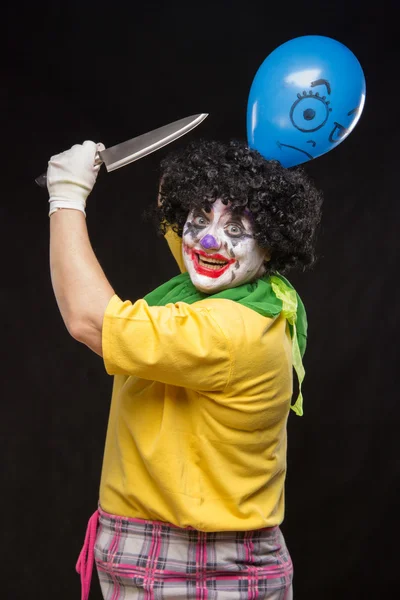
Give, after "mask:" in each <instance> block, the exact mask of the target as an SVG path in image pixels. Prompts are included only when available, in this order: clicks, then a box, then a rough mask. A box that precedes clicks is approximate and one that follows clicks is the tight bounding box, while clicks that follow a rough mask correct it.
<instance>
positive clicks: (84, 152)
mask: <svg viewBox="0 0 400 600" xmlns="http://www.w3.org/2000/svg"><path fill="white" fill-rule="evenodd" d="M104 149H105V146H104V145H103V144H95V143H94V142H90V141H86V142H84V143H83V144H82V145H80V144H76V145H75V146H72V148H71V149H70V150H66V151H65V152H62V153H61V154H56V155H55V156H52V157H51V158H50V160H49V166H48V169H47V189H48V190H49V195H50V198H49V203H50V211H49V216H50V215H51V214H53V212H55V211H56V210H58V209H59V208H72V209H75V210H80V211H82V212H83V214H85V215H86V213H85V207H86V198H87V197H88V195H89V194H90V192H91V191H92V189H93V186H94V184H95V182H96V178H97V173H98V172H99V169H100V166H101V164H100V165H95V164H94V161H95V156H96V152H97V151H101V150H104Z"/></svg>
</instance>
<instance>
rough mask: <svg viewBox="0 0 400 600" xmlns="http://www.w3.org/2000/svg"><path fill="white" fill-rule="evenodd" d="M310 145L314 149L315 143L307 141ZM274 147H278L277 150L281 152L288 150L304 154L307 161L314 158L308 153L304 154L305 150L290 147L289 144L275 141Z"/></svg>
mask: <svg viewBox="0 0 400 600" xmlns="http://www.w3.org/2000/svg"><path fill="white" fill-rule="evenodd" d="M309 142H310V143H312V144H313V148H314V147H315V145H316V144H315V142H314V141H313V140H309ZM276 145H277V146H278V148H279V149H280V150H282V148H290V149H291V150H297V151H298V152H302V153H303V154H305V155H306V156H307V158H308V159H309V160H311V159H312V158H314V157H313V156H312V154H310V153H309V152H306V151H305V150H302V149H301V148H297V147H296V146H290V145H289V144H282V142H279V141H277V142H276Z"/></svg>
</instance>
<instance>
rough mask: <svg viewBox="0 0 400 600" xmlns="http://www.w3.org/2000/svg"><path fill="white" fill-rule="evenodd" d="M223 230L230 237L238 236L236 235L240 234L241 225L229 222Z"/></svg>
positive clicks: (241, 231) (241, 230)
mask: <svg viewBox="0 0 400 600" xmlns="http://www.w3.org/2000/svg"><path fill="white" fill-rule="evenodd" d="M225 231H226V233H227V234H228V235H230V236H231V237H238V236H240V235H242V233H243V229H242V227H241V226H240V225H238V224H237V223H229V224H228V225H227V226H226V227H225Z"/></svg>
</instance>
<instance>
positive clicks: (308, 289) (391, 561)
mask: <svg viewBox="0 0 400 600" xmlns="http://www.w3.org/2000/svg"><path fill="white" fill-rule="evenodd" d="M395 5H396V2H395V1H393V2H386V3H385V2H379V3H371V5H370V6H369V5H368V4H367V3H366V2H355V1H352V0H348V1H347V2H344V1H339V0H336V2H319V1H316V0H307V1H302V2H301V1H298V2H293V1H289V2H274V3H272V2H268V1H267V0H264V1H263V2H258V1H255V0H247V1H246V2H245V1H244V0H243V1H242V2H236V1H232V2H228V1H217V0H215V1H214V2H208V1H203V2H201V3H189V2H173V1H172V2H168V3H167V2H166V3H157V2H154V1H150V2H147V3H144V4H135V3H134V2H114V3H110V2H105V1H103V2H102V3H100V2H97V3H94V2H83V1H82V0H81V1H80V2H78V1H77V0H69V1H68V2H62V3H61V2H58V1H56V0H53V1H52V2H44V1H41V2H38V3H26V4H21V3H18V2H15V3H14V4H12V3H9V4H8V6H6V12H4V13H3V35H4V33H6V41H7V43H6V49H5V53H4V54H3V61H2V66H3V69H2V72H3V78H2V85H1V101H2V104H3V110H2V117H3V119H2V121H3V128H2V129H3V138H2V161H1V162H2V167H3V173H2V184H3V185H2V187H3V192H2V201H1V203H0V210H1V224H2V228H3V232H2V236H1V240H2V242H3V249H2V267H3V268H2V277H1V280H2V286H1V302H2V306H1V314H2V321H3V327H2V329H3V334H2V361H1V362H2V377H1V385H2V390H1V406H2V412H1V421H0V428H1V457H2V460H1V463H2V470H3V474H2V475H1V482H2V485H1V496H0V497H1V500H2V503H3V505H4V506H3V507H2V516H3V520H4V522H3V525H2V528H1V557H0V561H1V562H0V564H1V571H2V579H1V592H0V595H1V597H2V598H7V599H11V600H13V599H18V600H19V599H20V598H44V599H47V598H49V599H50V598H51V599H52V598H54V599H60V600H64V599H68V600H72V599H74V598H79V597H80V591H79V578H78V576H77V575H76V574H75V572H74V566H75V561H76V559H77V556H78V553H79V551H80V548H81V544H82V542H83V537H84V533H85V527H86V521H87V518H88V517H89V516H90V515H91V513H92V512H93V511H94V510H95V508H96V504H97V497H98V484H99V477H100V469H101V462H102V453H103V443H104V437H105V431H106V426H107V417H108V407H109V398H110V391H111V383H112V381H111V378H110V377H108V376H107V375H106V373H105V371H104V367H103V364H102V360H101V359H100V358H99V357H98V356H96V355H95V354H93V353H91V352H90V350H88V349H87V348H86V347H84V346H82V345H80V344H79V343H78V342H76V341H74V340H73V339H72V338H71V337H70V336H69V335H68V333H67V331H66V330H65V327H64V325H63V322H62V320H61V317H60V315H59V313H58V309H57V306H56V303H55V300H54V296H53V292H52V288H51V282H50V276H49V267H48V218H47V211H48V206H47V195H46V193H44V192H43V191H42V190H40V189H39V188H38V187H37V186H35V184H34V178H35V177H36V176H37V175H38V174H39V173H41V172H42V171H43V170H44V169H45V167H46V164H47V160H48V158H49V157H50V156H51V155H52V154H55V153H58V152H60V151H62V150H64V149H67V148H69V147H70V146H71V145H72V144H74V143H81V142H83V141H84V140H85V139H93V140H95V141H102V142H104V144H105V145H106V146H109V145H113V144H115V143H118V142H121V141H124V140H125V139H127V138H130V137H133V136H135V135H139V134H141V133H144V132H146V131H148V130H151V129H154V128H156V127H158V126H161V125H164V124H166V123H168V122H170V121H174V120H176V119H179V118H182V117H183V116H186V115H190V114H195V113H199V112H208V113H210V116H209V117H208V119H206V121H205V122H204V123H203V124H202V125H201V126H200V127H199V128H198V129H197V130H195V131H194V132H192V133H190V134H189V135H188V136H186V137H185V138H182V139H181V140H179V141H178V142H176V143H175V145H176V147H178V146H179V145H180V144H184V143H186V142H187V141H189V139H197V138H198V137H200V136H201V137H204V138H208V139H221V140H225V141H226V140H229V139H231V138H239V139H245V137H246V130H245V125H246V104H247V97H248V93H249V90H250V85H251V82H252V79H253V77H254V75H255V73H256V71H257V69H258V67H259V65H260V64H261V62H262V61H263V60H264V58H265V57H266V56H267V55H268V54H269V53H270V52H271V51H272V50H273V49H274V48H275V47H277V46H278V45H279V44H281V43H283V42H285V41H287V40H289V39H291V38H294V37H297V36H300V35H312V34H313V35H326V36H330V37H333V38H335V39H337V40H338V41H340V42H342V43H344V44H345V45H347V46H348V47H349V48H350V49H351V50H352V51H353V52H354V53H355V54H356V56H357V57H358V59H359V61H360V63H361V65H362V66H363V69H364V72H365V76H366V80H367V101H366V106H365V109H364V113H363V115H362V117H361V120H360V122H359V124H358V125H357V127H356V128H355V130H354V131H353V133H352V134H351V135H350V136H349V138H348V139H347V140H346V141H345V142H344V143H343V144H340V145H339V146H338V147H337V148H336V149H335V150H333V151H332V152H329V153H328V154H326V155H324V156H322V157H320V158H317V159H316V160H314V161H312V162H310V163H308V164H307V170H308V172H309V173H310V174H312V175H313V176H314V177H315V178H316V180H317V183H318V185H319V186H320V187H321V188H322V189H323V190H324V193H325V204H324V217H323V227H322V231H321V234H320V239H319V246H318V249H319V255H320V259H319V262H318V264H317V266H316V267H315V268H314V269H313V270H312V271H309V272H307V273H304V274H303V273H299V274H292V275H291V277H290V278H291V280H292V282H293V283H294V284H295V285H296V287H297V288H298V291H299V293H300V294H301V295H302V297H303V299H304V302H305V304H306V307H307V309H308V315H309V322H310V337H309V346H308V351H307V353H306V358H305V367H306V371H307V375H306V381H305V384H304V395H305V416H304V417H303V418H301V419H300V418H298V417H296V416H295V415H294V414H293V413H292V415H291V417H290V419H289V450H288V463H289V469H288V479H287V488H286V504H287V509H286V519H285V521H284V524H283V527H282V529H283V532H284V534H285V536H286V539H287V543H288V546H289V549H290V551H291V554H292V558H293V561H294V565H295V588H294V589H295V598H296V600H330V599H335V600H336V599H350V598H351V599H364V598H376V599H381V598H382V599H383V598H388V597H390V598H392V597H395V595H396V591H397V588H398V585H397V580H398V570H399V568H398V556H397V550H396V545H395V543H396V538H397V537H398V528H397V523H396V521H397V518H396V513H397V511H398V498H399V496H398V481H399V480H398V477H399V455H398V437H399V435H398V428H399V414H400V411H399V408H398V396H399V394H398V386H397V374H398V366H397V363H398V337H399V334H400V326H399V303H398V297H399V286H398V271H399V268H398V258H399V241H398V230H399V222H400V220H399V217H400V209H399V191H398V177H399V153H398V147H399V143H398V137H399V134H400V131H399V125H398V96H399V89H398V85H399V84H398V73H399V67H398V63H399V58H400V57H399V44H398V33H397V28H398V24H397V23H398V18H397V13H398V12H399V9H396V6H395ZM3 10H4V8H3ZM5 57H6V60H4V58H5ZM166 151H167V150H166V149H163V150H161V151H159V152H157V153H155V154H153V155H151V156H149V157H147V158H145V159H143V160H141V161H138V162H136V163H134V164H132V165H130V166H128V167H126V168H124V169H120V170H118V171H115V172H113V173H110V174H107V173H106V172H105V170H104V172H101V173H100V175H99V178H98V183H97V185H96V188H95V190H94V191H93V193H92V195H91V196H90V198H89V201H88V210H87V213H88V218H87V220H88V227H89V232H90V236H91V240H92V243H93V246H94V248H95V251H96V253H97V256H98V258H99V260H100V262H101V264H102V266H103V268H104V270H105V272H106V274H107V276H108V277H109V279H110V281H111V284H112V285H113V286H114V289H115V290H116V292H117V293H118V294H119V295H120V296H121V297H123V298H126V299H131V300H135V299H136V298H138V297H141V296H142V295H143V294H145V293H146V292H148V291H149V290H151V289H153V288H154V287H155V286H156V285H158V284H160V283H161V282H163V281H165V280H166V279H168V278H169V277H171V276H173V275H175V274H176V273H177V271H176V267H175V263H174V260H173V259H172V257H171V256H170V254H169V252H168V250H167V247H166V244H165V242H164V241H163V240H161V239H159V238H157V236H156V235H155V233H154V231H153V226H152V224H151V223H148V222H146V221H144V220H143V218H142V214H143V212H144V210H145V209H146V207H148V206H149V205H150V204H151V203H153V202H155V199H156V191H157V186H158V165H159V161H160V159H161V157H162V156H164V154H165V152H166ZM92 589H93V591H92V597H93V599H96V598H97V599H99V598H100V591H99V586H98V583H97V576H96V575H95V576H94V578H93V586H92Z"/></svg>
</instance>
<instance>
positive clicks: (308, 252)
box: [157, 141, 322, 273]
mask: <svg viewBox="0 0 400 600" xmlns="http://www.w3.org/2000/svg"><path fill="white" fill-rule="evenodd" d="M161 182H162V183H161V188H160V203H159V207H158V209H157V220H158V224H159V228H160V231H161V232H162V233H165V231H166V229H167V227H168V225H167V224H171V225H172V227H173V229H174V231H175V232H176V233H177V234H178V235H179V236H182V232H183V226H184V224H185V222H186V219H187V216H188V214H189V212H190V211H191V210H193V209H194V208H196V207H201V208H204V209H205V210H206V212H209V211H210V209H211V205H212V203H213V202H214V201H215V200H217V199H220V200H222V202H224V203H225V204H227V203H228V202H230V203H231V207H232V208H233V210H234V211H235V210H237V211H239V212H242V211H243V210H244V209H246V208H247V209H248V210H249V211H250V212H251V214H252V218H253V223H254V237H255V239H256V241H257V243H258V244H259V246H260V247H262V248H268V250H269V254H270V260H269V262H268V263H267V264H266V268H267V272H268V273H272V272H277V271H279V272H280V273H284V272H286V271H288V270H289V269H291V268H295V267H297V268H299V267H300V268H303V269H304V268H307V267H309V266H311V265H312V264H313V263H314V262H315V239H316V233H317V229H318V225H319V223H320V219H321V204H322V194H321V192H320V191H319V190H317V189H316V187H315V186H314V184H313V182H312V181H311V179H310V178H309V177H308V176H307V175H306V173H305V172H304V170H303V169H302V168H299V167H294V168H290V169H286V168H284V167H283V166H282V165H281V164H280V163H279V162H278V161H275V160H265V159H264V158H263V157H262V156H261V154H259V152H257V151H256V150H252V149H250V148H249V147H248V146H247V145H246V144H245V143H242V142H238V141H231V142H229V143H227V144H224V143H220V142H215V141H200V142H192V143H191V144H189V145H188V146H186V147H185V148H183V150H181V151H179V152H177V153H173V154H169V155H168V156H167V157H166V158H165V159H164V160H163V161H162V163H161Z"/></svg>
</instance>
